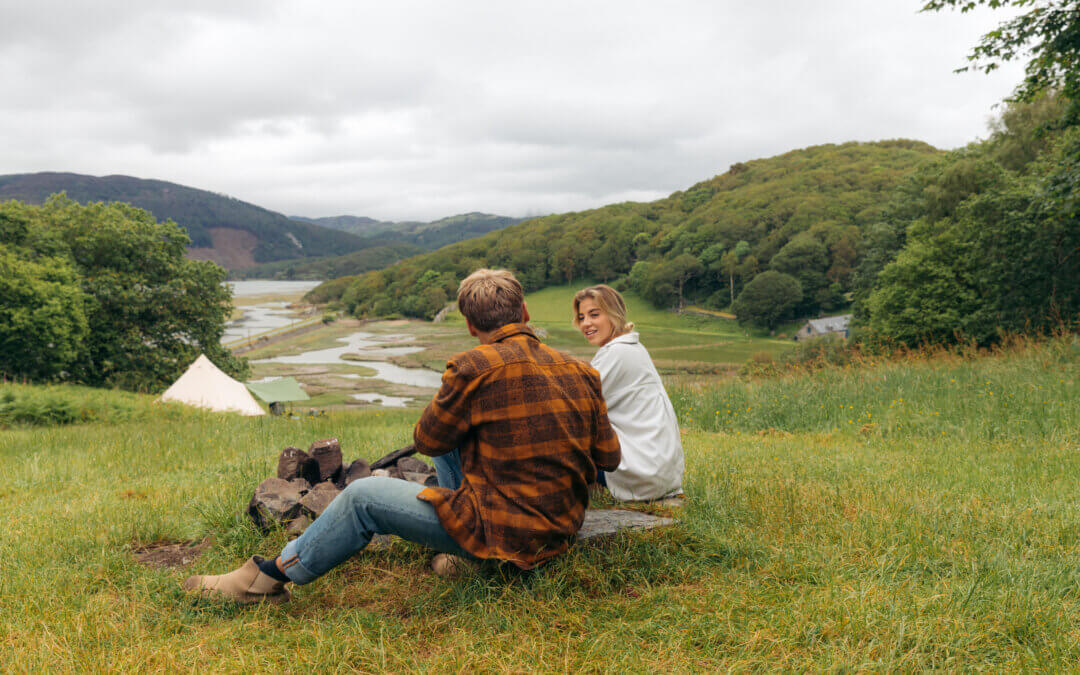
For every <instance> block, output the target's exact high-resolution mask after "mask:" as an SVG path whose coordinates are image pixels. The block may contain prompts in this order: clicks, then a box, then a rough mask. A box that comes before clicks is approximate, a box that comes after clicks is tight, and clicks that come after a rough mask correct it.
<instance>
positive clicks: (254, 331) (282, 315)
mask: <svg viewBox="0 0 1080 675" xmlns="http://www.w3.org/2000/svg"><path fill="white" fill-rule="evenodd" d="M225 283H227V284H228V285H229V287H230V288H231V289H232V292H233V297H235V298H245V297H254V296H261V295H276V296H279V297H281V296H286V297H288V296H295V295H301V294H303V293H307V292H308V291H310V290H311V289H313V288H315V287H316V286H318V285H319V284H320V283H322V282H320V281H273V280H270V279H252V280H251V281H227V282H225ZM288 304H289V303H287V302H284V301H275V302H264V303H260V304H258V305H245V306H244V307H242V308H241V309H242V310H243V311H244V314H243V316H241V317H240V318H239V319H237V320H236V321H233V322H231V323H229V324H228V325H227V326H225V333H224V334H222V336H221V342H222V343H223V344H227V343H229V342H234V341H236V340H242V339H244V338H247V337H252V336H255V335H258V334H259V333H265V332H267V331H271V330H276V329H278V328H285V327H286V326H288V325H290V324H292V323H295V322H297V321H299V320H300V319H299V318H297V317H296V315H295V314H293V313H292V312H291V311H290V310H288V309H286V307H287V306H288Z"/></svg>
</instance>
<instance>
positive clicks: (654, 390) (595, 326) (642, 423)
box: [574, 285, 683, 501]
mask: <svg viewBox="0 0 1080 675" xmlns="http://www.w3.org/2000/svg"><path fill="white" fill-rule="evenodd" d="M574 326H575V327H576V328H577V329H578V330H580V331H581V334H582V335H584V336H585V339H586V340H588V341H589V344H592V345H596V346H597V347H599V348H600V349H598V350H597V352H596V356H594V357H593V359H592V366H593V368H596V370H597V371H599V372H600V383H601V386H602V388H603V394H604V401H605V402H606V403H607V409H608V419H609V420H611V426H612V428H614V429H615V434H616V435H617V436H618V437H619V445H620V446H622V461H621V462H620V463H619V468H618V469H616V470H615V471H613V472H611V473H608V474H606V475H605V474H603V473H600V475H599V477H598V479H597V480H598V482H600V483H601V484H602V485H607V488H608V489H609V490H611V494H612V495H614V496H615V498H616V499H621V500H624V501H643V500H651V499H662V498H664V497H667V496H670V495H674V494H679V493H681V492H682V475H683V450H682V441H681V440H680V438H679V423H678V421H677V420H676V419H675V409H674V408H673V407H672V406H671V400H670V399H669V398H668V395H667V392H666V391H664V384H663V383H662V382H661V381H660V374H659V373H657V372H656V367H655V366H654V365H653V362H652V359H650V358H649V352H647V351H645V347H643V346H642V345H641V342H640V341H639V340H638V334H637V333H636V332H634V330H633V328H634V324H632V323H630V322H628V321H627V320H626V303H625V302H624V301H623V299H622V296H621V295H619V292H618V291H616V290H615V289H614V288H611V287H610V286H604V285H600V286H591V287H589V288H585V289H582V290H580V291H578V292H577V294H576V295H575V296H574Z"/></svg>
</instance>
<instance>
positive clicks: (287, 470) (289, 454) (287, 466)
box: [277, 446, 319, 483]
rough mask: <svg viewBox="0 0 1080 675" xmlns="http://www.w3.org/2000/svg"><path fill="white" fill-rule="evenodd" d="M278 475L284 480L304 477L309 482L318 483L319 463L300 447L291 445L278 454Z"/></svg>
mask: <svg viewBox="0 0 1080 675" xmlns="http://www.w3.org/2000/svg"><path fill="white" fill-rule="evenodd" d="M277 477H278V478H281V479H284V480H292V479H293V478H303V479H304V480H306V481H307V482H309V483H318V482H319V463H318V462H317V461H315V460H314V459H312V458H311V457H310V456H308V454H307V453H306V452H304V451H303V450H301V449H300V448H294V447H291V446H290V447H288V448H285V449H284V450H282V451H281V455H279V456H278V462H277Z"/></svg>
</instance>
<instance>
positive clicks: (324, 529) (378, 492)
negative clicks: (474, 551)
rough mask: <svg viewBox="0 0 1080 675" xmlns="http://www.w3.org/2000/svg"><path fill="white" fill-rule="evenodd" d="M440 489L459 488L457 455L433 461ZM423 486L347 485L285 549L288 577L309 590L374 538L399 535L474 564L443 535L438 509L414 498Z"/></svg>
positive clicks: (374, 481) (386, 481)
mask: <svg viewBox="0 0 1080 675" xmlns="http://www.w3.org/2000/svg"><path fill="white" fill-rule="evenodd" d="M434 464H435V472H436V474H437V475H438V478H439V487H445V488H450V489H452V490H456V489H457V488H458V487H460V486H461V478H462V473H461V455H460V453H459V452H458V451H457V450H454V451H452V452H449V453H447V454H445V455H442V456H441V457H435V458H434ZM423 489H424V486H423V485H420V484H418V483H413V482H411V481H406V480H400V479H397V478H385V477H381V476H371V477H369V478H361V479H360V480H358V481H355V482H353V483H351V484H349V486H348V487H346V488H345V489H344V490H343V491H342V492H341V494H339V495H338V496H337V497H335V498H334V501H332V502H330V506H328V507H326V511H324V512H323V514H322V515H321V516H319V517H318V518H316V519H315V522H314V523H312V524H311V525H309V526H308V528H307V529H306V530H305V531H304V533H303V534H302V535H300V537H299V538H298V539H294V540H292V541H290V542H289V543H288V544H286V545H285V548H284V549H282V551H281V564H282V566H283V567H284V568H285V575H286V576H288V577H289V579H291V580H292V581H293V582H295V583H297V584H306V583H309V582H311V581H314V580H315V579H317V578H318V577H320V576H322V575H324V574H326V573H327V572H329V571H330V570H331V569H333V568H334V567H336V566H337V565H340V564H341V563H343V562H345V561H346V560H348V559H349V558H351V557H352V556H353V555H355V554H356V553H358V552H360V551H361V550H363V548H364V547H365V546H367V545H368V542H370V541H371V538H372V537H373V536H375V535H376V534H396V535H397V536H399V537H401V538H402V539H408V540H409V541H414V542H416V543H418V544H421V545H423V546H427V547H429V548H433V549H435V550H436V551H441V552H443V553H451V554H453V555H458V556H462V557H464V558H470V559H471V558H473V556H472V555H470V554H469V553H468V552H466V551H465V550H464V549H462V548H461V546H459V545H458V543H457V542H456V541H454V539H453V538H452V537H451V536H450V535H449V534H447V532H446V530H445V529H443V526H442V523H441V522H439V517H438V515H436V513H435V507H434V506H432V505H431V504H429V503H427V502H425V501H421V500H419V499H417V498H416V495H418V494H419V493H420V491H421V490H423Z"/></svg>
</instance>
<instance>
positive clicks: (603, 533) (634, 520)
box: [577, 509, 675, 540]
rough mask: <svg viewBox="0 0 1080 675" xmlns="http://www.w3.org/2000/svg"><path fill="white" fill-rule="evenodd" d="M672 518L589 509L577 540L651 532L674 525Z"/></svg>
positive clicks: (623, 511) (634, 512) (622, 510)
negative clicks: (623, 533)
mask: <svg viewBox="0 0 1080 675" xmlns="http://www.w3.org/2000/svg"><path fill="white" fill-rule="evenodd" d="M674 524H675V521H674V520H672V519H671V518H661V517H660V516H651V515H649V514H647V513H641V512H639V511H629V510H627V509H588V510H587V511H585V522H583V523H582V524H581V529H580V530H578V535H577V538H578V539H579V540H583V539H595V538H598V537H610V536H611V535H613V534H615V533H616V532H618V531H619V530H651V529H652V528H654V527H665V526H667V525H674Z"/></svg>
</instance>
